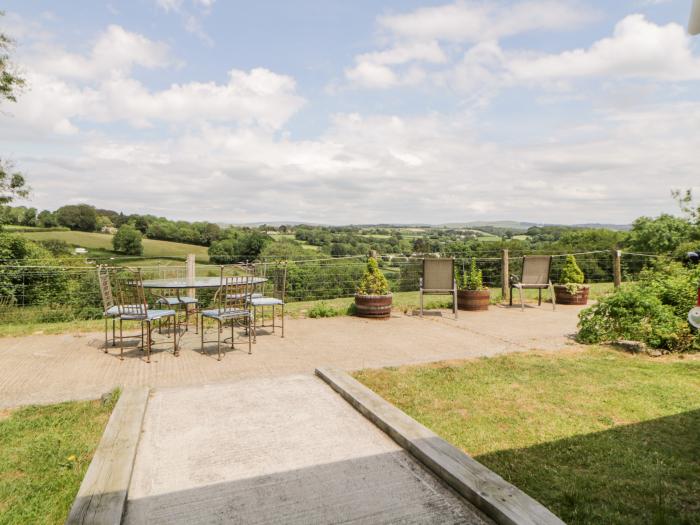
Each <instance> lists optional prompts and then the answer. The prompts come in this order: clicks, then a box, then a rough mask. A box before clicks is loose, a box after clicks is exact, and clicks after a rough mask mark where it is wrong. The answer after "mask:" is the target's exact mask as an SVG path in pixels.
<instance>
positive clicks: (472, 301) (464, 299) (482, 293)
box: [457, 288, 491, 312]
mask: <svg viewBox="0 0 700 525" xmlns="http://www.w3.org/2000/svg"><path fill="white" fill-rule="evenodd" d="M490 302H491V294H490V293H489V289H488V288H485V289H484V290H457V307H458V308H459V309H460V310H468V311H470V312H478V311H483V310H488V309H489V303H490Z"/></svg>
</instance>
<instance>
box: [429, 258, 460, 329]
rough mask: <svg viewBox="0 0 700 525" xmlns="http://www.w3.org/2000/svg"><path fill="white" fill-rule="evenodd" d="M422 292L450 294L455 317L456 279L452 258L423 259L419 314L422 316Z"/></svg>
mask: <svg viewBox="0 0 700 525" xmlns="http://www.w3.org/2000/svg"><path fill="white" fill-rule="evenodd" d="M423 294H432V295H451V296H452V309H453V311H454V314H455V319H457V280H456V279H455V264H454V259H423V276H422V277H421V278H420V316H421V317H423Z"/></svg>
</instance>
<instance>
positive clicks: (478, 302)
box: [457, 258, 491, 311]
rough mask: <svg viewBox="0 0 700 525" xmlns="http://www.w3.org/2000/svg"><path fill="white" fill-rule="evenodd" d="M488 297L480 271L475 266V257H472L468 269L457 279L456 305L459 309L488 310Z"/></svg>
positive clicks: (489, 296) (487, 290)
mask: <svg viewBox="0 0 700 525" xmlns="http://www.w3.org/2000/svg"><path fill="white" fill-rule="evenodd" d="M490 299H491V294H490V293H489V289H488V288H486V287H485V286H484V280H483V275H482V272H481V270H479V269H478V268H477V267H476V259H474V258H472V260H471V264H470V265H469V270H467V271H465V272H464V273H463V274H462V276H461V278H460V279H459V280H458V281H457V306H458V307H459V309H460V310H469V311H478V310H488V309H489V301H490Z"/></svg>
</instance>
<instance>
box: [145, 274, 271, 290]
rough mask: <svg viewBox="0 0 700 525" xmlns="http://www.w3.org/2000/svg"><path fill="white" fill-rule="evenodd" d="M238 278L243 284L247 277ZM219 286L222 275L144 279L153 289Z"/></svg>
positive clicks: (258, 279) (254, 281)
mask: <svg viewBox="0 0 700 525" xmlns="http://www.w3.org/2000/svg"><path fill="white" fill-rule="evenodd" d="M234 279H235V277H234ZM237 279H238V280H239V281H240V283H241V284H243V282H244V279H245V278H244V277H239V278H237ZM248 279H249V281H248V282H249V283H250V284H252V285H258V284H262V283H264V282H266V281H267V279H266V278H265V277H249V278H248ZM219 286H221V277H195V278H194V279H193V280H192V281H188V280H187V279H147V280H145V281H143V287H144V288H152V289H165V288H167V289H171V290H187V289H189V288H195V289H201V288H218V287H219Z"/></svg>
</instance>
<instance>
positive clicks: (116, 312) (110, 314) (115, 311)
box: [104, 305, 138, 317]
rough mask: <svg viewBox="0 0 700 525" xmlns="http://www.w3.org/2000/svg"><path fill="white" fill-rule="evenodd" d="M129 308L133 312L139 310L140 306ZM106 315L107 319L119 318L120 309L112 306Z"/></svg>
mask: <svg viewBox="0 0 700 525" xmlns="http://www.w3.org/2000/svg"><path fill="white" fill-rule="evenodd" d="M128 308H131V309H132V310H133V309H136V308H138V306H135V305H131V306H128ZM104 314H105V317H117V316H118V315H119V307H118V306H117V305H114V306H110V307H109V309H107V311H106V312H105V313H104Z"/></svg>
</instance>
